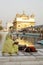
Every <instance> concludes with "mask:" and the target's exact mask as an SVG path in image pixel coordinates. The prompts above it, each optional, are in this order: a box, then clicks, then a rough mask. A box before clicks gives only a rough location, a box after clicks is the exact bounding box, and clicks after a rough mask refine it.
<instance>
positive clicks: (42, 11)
mask: <svg viewBox="0 0 43 65" xmlns="http://www.w3.org/2000/svg"><path fill="white" fill-rule="evenodd" d="M23 11H25V13H26V14H27V15H31V14H34V15H35V22H36V25H42V24H43V0H0V20H2V23H3V25H4V26H5V25H6V23H7V22H9V21H12V20H13V19H14V18H15V15H16V14H17V13H22V12H23Z"/></svg>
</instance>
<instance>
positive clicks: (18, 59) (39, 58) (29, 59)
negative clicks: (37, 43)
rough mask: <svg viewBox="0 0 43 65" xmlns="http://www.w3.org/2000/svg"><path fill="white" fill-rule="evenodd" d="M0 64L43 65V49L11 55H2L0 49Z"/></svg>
mask: <svg viewBox="0 0 43 65" xmlns="http://www.w3.org/2000/svg"><path fill="white" fill-rule="evenodd" d="M0 65H43V49H37V52H31V53H23V52H19V53H18V55H15V54H13V56H9V55H5V56H2V54H1V51H0Z"/></svg>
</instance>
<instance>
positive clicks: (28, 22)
mask: <svg viewBox="0 0 43 65" xmlns="http://www.w3.org/2000/svg"><path fill="white" fill-rule="evenodd" d="M13 26H14V28H15V29H16V30H21V29H23V28H26V27H31V26H35V18H34V15H33V14H32V15H30V16H28V15H26V14H25V13H24V12H23V13H22V14H16V17H15V20H14V22H13Z"/></svg>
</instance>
